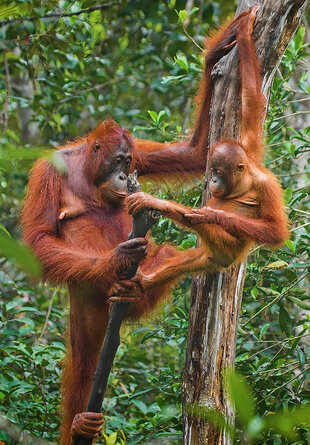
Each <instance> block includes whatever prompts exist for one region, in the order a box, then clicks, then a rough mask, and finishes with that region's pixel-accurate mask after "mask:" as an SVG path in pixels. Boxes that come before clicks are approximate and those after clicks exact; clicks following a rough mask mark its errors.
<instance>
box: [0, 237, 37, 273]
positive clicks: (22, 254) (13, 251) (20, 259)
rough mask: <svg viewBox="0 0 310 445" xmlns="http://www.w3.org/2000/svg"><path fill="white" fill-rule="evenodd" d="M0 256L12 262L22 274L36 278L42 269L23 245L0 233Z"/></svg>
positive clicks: (28, 249)
mask: <svg viewBox="0 0 310 445" xmlns="http://www.w3.org/2000/svg"><path fill="white" fill-rule="evenodd" d="M0 254H1V255H3V256H5V257H7V258H9V259H11V260H13V261H14V262H15V263H16V264H17V265H18V266H19V267H20V268H21V269H22V270H23V271H24V272H26V273H28V274H29V275H31V276H32V277H35V278H38V277H40V275H41V272H42V269H41V265H40V263H39V261H38V260H37V258H36V257H35V255H34V254H33V252H32V251H31V250H30V248H29V247H28V246H26V245H25V244H23V243H21V242H19V241H15V240H14V239H13V238H10V237H9V236H7V235H6V234H4V233H1V232H0Z"/></svg>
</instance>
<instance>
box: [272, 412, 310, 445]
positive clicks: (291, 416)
mask: <svg viewBox="0 0 310 445" xmlns="http://www.w3.org/2000/svg"><path fill="white" fill-rule="evenodd" d="M265 421H266V426H267V428H273V429H275V430H276V431H278V432H280V433H281V434H283V435H284V436H286V437H288V438H289V439H290V440H297V435H296V432H295V431H294V427H296V426H297V425H300V424H304V425H305V426H308V425H309V424H310V405H306V406H299V407H297V408H295V409H294V410H288V411H286V412H281V413H277V414H271V415H269V416H265Z"/></svg>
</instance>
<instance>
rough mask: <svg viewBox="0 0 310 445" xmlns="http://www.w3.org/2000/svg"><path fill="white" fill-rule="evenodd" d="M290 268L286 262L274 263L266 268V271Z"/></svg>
mask: <svg viewBox="0 0 310 445" xmlns="http://www.w3.org/2000/svg"><path fill="white" fill-rule="evenodd" d="M287 266H288V263H286V262H285V261H281V260H279V261H274V262H273V263H269V264H268V265H267V266H266V269H286V268H287Z"/></svg>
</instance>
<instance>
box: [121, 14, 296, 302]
mask: <svg viewBox="0 0 310 445" xmlns="http://www.w3.org/2000/svg"><path fill="white" fill-rule="evenodd" d="M257 9H258V8H257V7H255V8H253V9H252V12H251V14H250V15H248V16H246V17H244V19H243V20H242V21H241V22H240V24H239V27H238V31H237V45H238V51H239V59H240V67H239V70H240V75H241V102H242V111H241V112H242V131H241V143H240V142H238V141H235V140H231V139H221V140H220V141H218V142H217V143H216V144H215V145H213V147H212V148H211V151H210V161H211V180H210V184H209V187H210V192H211V195H212V196H211V199H210V200H209V201H208V202H207V205H206V206H205V207H203V208H202V209H189V208H186V207H184V206H182V205H179V204H176V203H174V202H170V201H165V200H160V199H157V198H154V197H153V196H151V195H149V194H147V193H142V192H139V193H136V194H133V195H131V196H129V197H128V198H127V207H128V211H129V213H132V214H135V213H136V212H138V211H139V210H140V209H142V208H144V207H148V208H152V209H157V210H159V211H160V212H161V213H162V215H163V216H165V217H168V218H170V219H172V220H173V221H175V222H177V223H179V224H181V225H183V226H185V227H187V228H188V229H190V230H194V231H195V232H196V233H197V234H198V235H199V236H200V238H201V247H199V248H196V249H192V250H189V251H187V252H180V253H179V255H178V256H177V257H173V258H168V259H167V260H166V261H165V263H164V264H163V265H161V266H159V267H158V268H157V269H155V270H154V271H152V273H151V274H150V275H140V277H138V278H136V279H135V278H134V279H133V281H134V280H138V281H139V284H140V286H141V287H142V289H143V290H147V289H150V288H152V287H153V286H156V285H158V284H159V283H164V282H167V281H170V280H173V279H174V280H175V279H176V277H180V276H181V275H183V274H186V273H187V274H188V273H191V272H198V271H207V272H213V271H215V270H221V269H222V268H226V267H228V266H230V265H232V264H234V263H238V262H240V261H242V260H243V259H244V258H245V257H246V256H247V254H248V252H249V250H250V248H251V247H252V246H253V244H254V243H255V242H256V243H262V244H266V245H269V246H277V245H280V244H281V243H282V242H283V241H284V239H285V238H287V237H288V230H287V220H286V216H285V210H284V206H283V199H282V191H281V188H280V186H279V184H278V182H277V180H276V178H275V177H274V176H273V175H272V173H271V172H270V171H268V170H267V169H266V168H265V167H264V166H263V165H262V160H261V159H262V153H263V146H262V143H261V139H262V128H261V118H262V116H263V111H264V100H263V97H262V94H261V76H260V70H259V65H258V60H257V57H256V53H255V49H254V44H253V41H252V37H251V34H252V29H253V22H254V20H255V16H256V11H257ZM124 285H126V292H127V294H128V292H129V291H128V288H129V286H130V284H129V282H127V281H126V282H124ZM115 290H116V294H121V293H122V281H119V282H118V287H117V289H115Z"/></svg>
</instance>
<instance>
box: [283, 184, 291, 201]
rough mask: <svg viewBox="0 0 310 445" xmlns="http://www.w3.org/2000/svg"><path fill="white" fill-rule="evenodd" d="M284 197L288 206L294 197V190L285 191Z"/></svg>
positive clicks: (289, 188)
mask: <svg viewBox="0 0 310 445" xmlns="http://www.w3.org/2000/svg"><path fill="white" fill-rule="evenodd" d="M283 195H284V201H285V202H286V204H288V203H289V202H290V200H291V199H292V197H293V190H292V189H291V187H287V188H286V189H285V190H284V194H283Z"/></svg>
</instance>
